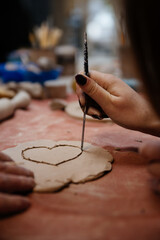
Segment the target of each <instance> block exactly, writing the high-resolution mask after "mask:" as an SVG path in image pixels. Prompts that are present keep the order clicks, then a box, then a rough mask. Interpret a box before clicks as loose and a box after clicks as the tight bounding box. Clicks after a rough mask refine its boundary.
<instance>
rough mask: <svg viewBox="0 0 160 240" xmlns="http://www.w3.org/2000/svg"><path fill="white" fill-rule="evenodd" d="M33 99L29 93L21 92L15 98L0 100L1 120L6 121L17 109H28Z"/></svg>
mask: <svg viewBox="0 0 160 240" xmlns="http://www.w3.org/2000/svg"><path fill="white" fill-rule="evenodd" d="M30 101H31V98H30V96H29V94H28V93H27V92H24V91H21V92H19V93H18V94H16V96H15V97H14V98H12V99H11V100H10V99H7V98H2V99H0V120H4V119H6V118H8V117H10V116H11V115H13V113H14V111H15V110H16V109H17V108H26V107H28V105H29V104H30Z"/></svg>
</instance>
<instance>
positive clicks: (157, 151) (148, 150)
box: [139, 140, 160, 160]
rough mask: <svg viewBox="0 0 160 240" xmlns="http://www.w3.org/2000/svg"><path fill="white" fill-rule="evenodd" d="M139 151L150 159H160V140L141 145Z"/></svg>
mask: <svg viewBox="0 0 160 240" xmlns="http://www.w3.org/2000/svg"><path fill="white" fill-rule="evenodd" d="M139 153H140V154H141V155H142V156H143V157H145V158H148V159H151V160H152V159H154V160H156V159H160V141H159V140H156V141H152V142H148V143H145V144H143V145H141V147H140V148H139Z"/></svg>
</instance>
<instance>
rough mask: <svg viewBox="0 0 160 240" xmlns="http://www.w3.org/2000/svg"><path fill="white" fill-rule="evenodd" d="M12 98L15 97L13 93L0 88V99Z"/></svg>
mask: <svg viewBox="0 0 160 240" xmlns="http://www.w3.org/2000/svg"><path fill="white" fill-rule="evenodd" d="M14 96H15V92H14V91H11V90H7V89H5V88H3V87H0V98H13V97H14Z"/></svg>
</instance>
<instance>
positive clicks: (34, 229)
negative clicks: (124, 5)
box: [0, 0, 160, 240]
mask: <svg viewBox="0 0 160 240" xmlns="http://www.w3.org/2000/svg"><path fill="white" fill-rule="evenodd" d="M125 1H126V0H125ZM119 2H122V1H120V0H119V1H118V0H117V1H116V0H113V1H112V0H34V1H33V0H14V1H13V0H5V1H2V2H1V5H0V9H1V11H0V12H1V13H0V29H1V40H0V42H1V44H0V151H1V152H0V239H7V240H8V239H12V240H14V239H15V240H16V239H19V240H21V239H23V240H27V239H31V240H32V239H33V240H34V239H46V240H49V239H57V240H62V239H66V240H71V239H76V240H80V239H85V240H89V239H94V240H96V239H101V240H103V239H108V240H113V239H117V240H118V239H119V240H121V239H123V240H128V239H130V240H132V239H141V240H146V239H153V240H158V239H159V234H160V162H159V159H157V157H156V153H157V154H158V150H156V149H155V151H154V148H153V151H152V155H153V159H151V158H148V157H145V154H143V151H145V148H143V147H142V145H144V146H145V144H146V146H148V145H147V144H149V143H151V144H152V142H156V141H158V134H155V132H154V133H153V134H152V132H151V134H150V132H149V134H148V132H147V131H145V130H144V129H145V127H144V128H143V126H142V127H141V128H139V129H138V128H137V129H138V130H137V129H136V128H134V127H126V124H125V120H126V119H132V121H133V122H134V124H135V125H136V123H137V122H138V119H139V118H138V115H136V113H134V111H133V112H132V110H130V111H128V113H126V112H125V111H124V109H125V108H126V104H127V103H128V101H127V100H126V101H125V103H123V106H124V105H125V107H124V108H123V107H121V105H117V106H118V107H117V109H118V111H119V112H121V114H123V112H124V114H123V117H122V118H123V119H124V123H123V122H122V123H121V122H119V121H118V120H117V119H118V117H117V118H116V117H115V118H116V119H115V120H114V116H117V115H116V114H115V115H114V116H113V119H112V112H113V110H112V109H114V106H113V107H112V108H111V111H109V110H108V112H106V111H105V108H103V109H102V106H104V102H103V103H102V105H101V106H100V101H99V102H98V103H99V104H98V103H97V102H96V100H97V99H98V97H97V98H96V97H95V99H94V100H93V99H92V97H91V96H89V95H88V93H85V90H86V89H85V84H86V81H87V84H90V79H92V77H93V79H94V74H95V79H94V80H95V85H98V84H100V81H102V80H97V79H98V75H96V74H98V72H101V73H103V74H109V75H106V76H108V78H109V79H112V77H111V76H112V75H114V76H115V77H116V79H121V80H120V81H122V90H123V83H124V84H125V86H127V87H129V89H131V94H132V91H133V92H135V94H136V95H134V96H138V95H140V96H143V95H144V94H145V91H144V89H143V81H141V80H139V74H137V71H136V70H135V65H136V64H135V62H134V61H135V60H134V58H133V56H132V52H131V51H130V40H129V37H128V33H127V30H126V28H127V27H126V25H125V24H124V21H125V20H124V19H123V17H124V15H123V13H122V14H121V10H122V9H121V6H120V4H119ZM140 2H142V1H141V0H140ZM151 17H152V14H151ZM124 18H125V17H124ZM153 28H154V26H153ZM137 32H138V30H137ZM144 34H145V31H144ZM137 39H138V38H137ZM147 66H148V69H149V66H150V65H149V63H148V65H147ZM92 71H93V72H92ZM94 71H96V73H94ZM85 76H86V77H85ZM140 78H141V77H140ZM86 79H87V80H86ZM80 81H82V82H83V83H82V86H81V84H79V82H80ZM101 87H102V86H101ZM127 87H126V89H128V88H127ZM104 89H105V90H106V91H109V86H107V87H104ZM92 90H93V91H92ZM113 91H116V90H113ZM124 92H125V91H124ZM90 93H95V95H96V94H97V92H96V90H95V91H94V89H91V87H90ZM109 94H112V93H110V92H109ZM153 95H154V94H153ZM122 96H123V94H122ZM116 97H117V98H118V97H119V95H116ZM99 98H101V96H99ZM108 99H109V98H108ZM130 99H132V95H130ZM107 101H109V100H106V102H107ZM136 101H137V102H138V100H137V98H135V99H134V98H133V102H136ZM151 102H152V101H151ZM106 104H107V103H106ZM108 105H109V103H108ZM91 108H92V110H90V109H91ZM143 111H144V112H145V109H143ZM143 111H142V112H143ZM146 112H147V110H146ZM110 114H111V116H110ZM156 119H157V118H156ZM147 121H148V118H146V124H147ZM126 122H127V121H126ZM144 122H145V121H144ZM144 125H145V123H144ZM141 130H142V131H141ZM146 152H147V150H146ZM153 152H154V153H153ZM1 153H2V156H1ZM141 153H142V155H141ZM147 153H148V152H147ZM4 156H5V157H4ZM146 156H147V155H146ZM154 156H155V157H154ZM1 164H2V165H1ZM16 167H17V168H16ZM22 169H24V170H22ZM27 171H28V172H27ZM17 176H18V177H19V178H16V177H17ZM33 176H34V177H33ZM7 177H8V178H7ZM20 178H21V179H20ZM23 178H24V179H23ZM28 178H29V179H28ZM7 179H9V180H7ZM25 179H26V182H25ZM22 180H23V181H22ZM20 181H21V182H20ZM29 181H30V182H29ZM27 184H28V185H27ZM10 197H11V198H10ZM18 197H20V198H21V199H20V200H19V201H18ZM12 198H13V199H12ZM16 199H17V200H16ZM14 202H15V204H14Z"/></svg>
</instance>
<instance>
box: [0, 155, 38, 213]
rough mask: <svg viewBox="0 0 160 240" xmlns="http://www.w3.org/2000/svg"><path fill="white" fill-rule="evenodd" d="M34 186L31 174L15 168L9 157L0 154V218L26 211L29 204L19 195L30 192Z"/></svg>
mask: <svg viewBox="0 0 160 240" xmlns="http://www.w3.org/2000/svg"><path fill="white" fill-rule="evenodd" d="M34 186H35V182H34V176H33V173H32V172H31V171H29V170H27V169H24V168H22V167H19V166H16V165H15V163H14V162H13V160H12V159H11V158H10V157H9V156H7V155H5V154H4V153H1V152H0V217H4V216H8V215H10V214H14V213H19V212H21V211H24V210H25V209H27V208H28V207H29V206H30V204H31V203H30V201H29V199H28V198H27V197H25V196H21V195H22V194H27V193H29V192H30V191H32V189H33V187H34Z"/></svg>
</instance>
